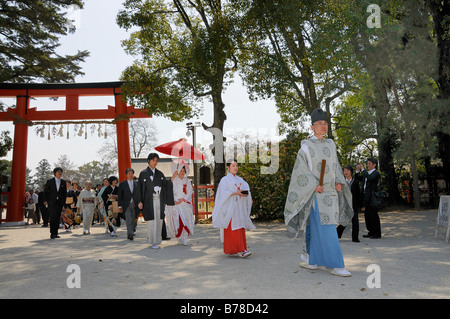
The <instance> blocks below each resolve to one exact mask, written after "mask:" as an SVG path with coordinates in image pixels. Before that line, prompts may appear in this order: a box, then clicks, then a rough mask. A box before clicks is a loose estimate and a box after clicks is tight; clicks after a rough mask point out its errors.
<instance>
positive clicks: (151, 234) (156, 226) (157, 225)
mask: <svg viewBox="0 0 450 319" xmlns="http://www.w3.org/2000/svg"><path fill="white" fill-rule="evenodd" d="M153 213H154V214H153V215H154V217H155V218H154V219H153V220H147V242H148V243H149V244H151V245H160V244H161V242H162V237H161V230H162V224H163V220H162V219H161V216H160V215H161V211H160V201H159V196H158V197H156V196H153Z"/></svg>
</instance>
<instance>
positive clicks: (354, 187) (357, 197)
mask: <svg viewBox="0 0 450 319" xmlns="http://www.w3.org/2000/svg"><path fill="white" fill-rule="evenodd" d="M343 170H344V177H345V180H346V181H347V185H348V186H349V187H350V191H351V192H352V206H353V212H354V214H353V217H352V241H353V242H355V243H359V238H358V237H359V220H358V212H359V209H360V208H361V202H362V198H361V192H360V190H359V182H358V181H357V180H356V179H355V178H353V167H352V166H351V165H345V166H344V168H343ZM344 229H345V226H342V225H339V226H338V227H337V232H338V237H339V238H341V236H342V233H343V232H344Z"/></svg>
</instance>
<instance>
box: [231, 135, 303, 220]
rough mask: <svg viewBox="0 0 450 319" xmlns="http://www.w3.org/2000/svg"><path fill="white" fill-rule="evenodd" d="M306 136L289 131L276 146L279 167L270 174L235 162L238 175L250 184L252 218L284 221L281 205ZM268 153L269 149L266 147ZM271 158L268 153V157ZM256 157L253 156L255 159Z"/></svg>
mask: <svg viewBox="0 0 450 319" xmlns="http://www.w3.org/2000/svg"><path fill="white" fill-rule="evenodd" d="M306 138H308V134H306V133H299V132H298V131H297V130H291V131H290V132H289V133H288V134H287V136H286V138H285V139H283V140H282V141H280V144H279V158H278V159H277V160H278V161H279V167H278V170H277V171H276V172H275V173H273V174H261V163H249V161H248V159H247V161H245V159H238V160H239V161H240V162H241V161H242V162H245V163H243V164H239V173H238V174H239V176H241V177H242V178H243V179H244V180H246V181H247V183H248V184H249V185H250V188H251V192H252V199H253V206H252V215H253V216H255V217H256V218H258V219H281V218H283V212H284V205H285V203H286V196H287V191H288V188H289V183H290V180H291V173H292V169H293V168H294V164H295V160H296V158H297V153H298V151H299V149H300V147H301V141H302V140H303V139H306ZM269 150H270V147H269ZM267 155H268V156H270V151H269V152H268V154H267ZM255 158H256V156H255Z"/></svg>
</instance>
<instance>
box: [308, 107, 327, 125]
mask: <svg viewBox="0 0 450 319" xmlns="http://www.w3.org/2000/svg"><path fill="white" fill-rule="evenodd" d="M317 121H328V120H327V112H325V111H324V110H322V109H321V108H317V109H315V110H314V111H312V113H311V124H314V123H315V122H317Z"/></svg>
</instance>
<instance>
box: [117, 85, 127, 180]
mask: <svg viewBox="0 0 450 319" xmlns="http://www.w3.org/2000/svg"><path fill="white" fill-rule="evenodd" d="M114 99H115V104H116V113H117V114H125V113H126V112H127V105H126V104H125V103H124V102H123V101H122V95H121V94H117V93H116V94H115V95H114ZM129 121H130V120H129V119H119V120H118V121H117V122H116V134H117V156H118V158H117V161H118V164H119V165H118V166H119V167H118V169H119V181H123V180H125V179H126V178H127V177H126V175H125V170H126V169H127V168H130V167H131V151H130V130H129V127H128V122H129Z"/></svg>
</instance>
